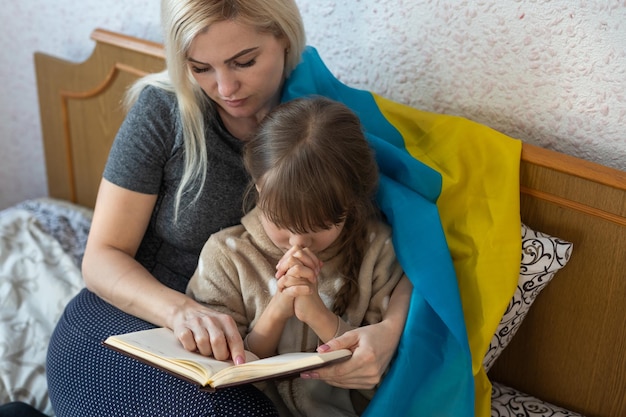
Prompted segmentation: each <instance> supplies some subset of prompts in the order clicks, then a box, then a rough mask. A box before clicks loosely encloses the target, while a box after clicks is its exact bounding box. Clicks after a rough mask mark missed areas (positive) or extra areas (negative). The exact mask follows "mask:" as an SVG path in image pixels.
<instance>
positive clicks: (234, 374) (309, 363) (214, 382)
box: [103, 328, 352, 390]
mask: <svg viewBox="0 0 626 417" xmlns="http://www.w3.org/2000/svg"><path fill="white" fill-rule="evenodd" d="M103 343H104V345H105V346H107V347H109V348H111V349H113V350H116V351H118V352H121V353H123V354H125V355H128V356H131V357H133V358H135V359H137V360H139V361H141V362H144V363H146V364H148V365H152V366H154V367H155V368H159V369H161V370H164V371H167V372H169V373H171V374H173V375H175V376H177V377H179V378H181V379H184V380H187V381H190V382H192V383H195V384H198V385H200V386H201V387H203V388H204V389H207V390H213V389H216V388H225V387H229V386H233V385H239V384H247V383H251V382H257V381H261V380H265V379H272V378H278V377H283V376H287V375H293V374H297V373H300V372H303V371H306V370H310V369H315V368H319V367H322V366H325V365H328V364H330V363H332V362H336V361H339V360H344V359H347V358H348V357H349V356H350V355H352V352H351V351H350V350H348V349H342V350H337V351H333V352H326V353H316V352H294V353H285V354H282V355H277V356H272V357H269V358H265V359H259V358H258V357H257V356H256V355H254V354H253V353H252V352H248V351H246V363H244V364H241V365H235V364H234V363H233V362H232V361H230V360H228V361H218V360H217V359H214V358H211V357H207V356H203V355H201V354H199V353H195V352H189V351H187V350H185V348H184V347H183V346H182V345H181V344H180V342H179V341H178V339H177V338H176V336H174V333H173V332H172V331H171V330H170V329H167V328H155V329H149V330H142V331H138V332H133V333H127V334H122V335H117V336H110V337H109V338H107V339H106V340H105V341H104V342H103Z"/></svg>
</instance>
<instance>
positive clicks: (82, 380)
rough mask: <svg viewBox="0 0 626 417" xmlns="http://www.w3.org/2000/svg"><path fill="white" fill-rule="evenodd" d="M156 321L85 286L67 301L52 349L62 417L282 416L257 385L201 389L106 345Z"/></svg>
mask: <svg viewBox="0 0 626 417" xmlns="http://www.w3.org/2000/svg"><path fill="white" fill-rule="evenodd" d="M151 327H154V326H153V325H151V324H150V323H147V322H145V321H143V320H140V319H138V318H136V317H134V316H131V315H128V314H126V313H124V312H122V311H121V310H119V309H117V308H115V307H113V306H112V305H110V304H108V303H106V302H105V301H103V300H102V299H100V298H99V297H97V296H96V295H94V294H93V293H91V292H90V291H88V290H83V291H81V292H80V293H79V294H78V295H77V296H76V297H75V298H74V299H73V300H72V301H71V302H70V303H69V304H68V306H67V308H66V310H65V312H64V314H63V316H62V317H61V319H60V321H59V323H58V325H57V327H56V329H55V331H54V333H53V335H52V338H51V340H50V346H49V349H48V358H47V364H46V366H47V376H48V386H49V388H48V389H49V395H50V400H51V402H52V406H53V408H54V411H55V413H56V415H57V417H66V416H85V417H87V416H88V417H98V416H103V417H104V416H106V417H116V416H133V417H142V416H145V417H159V416H168V417H172V416H185V417H193V416H211V417H213V416H215V417H217V416H219V417H228V416H233V417H235V416H237V417H244V416H245V417H255V416H258V417H264V416H278V412H277V411H276V409H275V408H274V406H273V404H272V403H271V401H270V400H269V399H268V398H267V397H266V396H265V395H264V394H263V393H261V391H259V390H258V389H256V388H255V387H253V386H251V385H243V386H241V387H236V388H227V389H223V390H218V391H216V392H204V391H200V390H199V389H198V387H197V386H195V385H193V384H190V383H188V382H185V381H183V380H180V379H178V378H175V377H173V376H171V375H169V374H168V373H166V372H163V371H160V370H158V369H155V368H153V367H151V366H149V365H145V364H143V363H140V362H138V361H136V360H134V359H132V358H129V357H126V356H124V355H122V354H120V353H117V352H115V351H113V350H111V349H108V348H106V347H104V346H102V341H103V340H104V339H106V338H107V337H108V336H109V335H112V334H121V333H127V332H131V331H137V330H144V329H148V328H151Z"/></svg>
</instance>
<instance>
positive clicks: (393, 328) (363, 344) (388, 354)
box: [301, 276, 413, 389]
mask: <svg viewBox="0 0 626 417" xmlns="http://www.w3.org/2000/svg"><path fill="white" fill-rule="evenodd" d="M412 289H413V286H412V284H411V282H410V281H409V280H408V278H407V277H406V276H404V277H403V278H402V279H401V280H400V282H398V285H396V288H395V289H394V291H393V293H392V295H391V300H390V302H389V308H388V310H387V312H386V313H385V315H384V317H383V321H381V322H380V323H377V324H372V325H369V326H363V327H359V328H357V329H354V330H351V331H349V332H346V333H344V334H343V335H341V336H339V337H337V338H335V339H333V340H330V341H328V342H327V343H325V344H324V345H322V346H320V347H319V348H318V351H322V352H326V351H331V350H337V349H343V348H346V349H350V350H352V351H353V355H352V357H351V358H350V359H349V360H347V361H345V362H341V363H339V364H336V365H330V366H327V367H324V368H320V369H317V370H315V371H312V372H306V373H303V374H302V375H301V376H302V377H303V378H314V379H322V380H324V381H326V382H328V383H329V384H331V385H334V386H337V387H341V388H350V389H371V388H374V387H375V386H376V385H377V384H378V383H379V382H380V381H381V379H382V376H383V374H384V372H385V370H386V369H387V367H388V366H389V362H390V361H391V358H392V357H393V354H394V353H395V351H396V348H397V346H398V342H399V341H400V336H401V335H402V330H403V329H404V323H405V321H406V316H407V312H408V310H409V302H410V300H411V291H412Z"/></svg>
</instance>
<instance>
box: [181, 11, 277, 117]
mask: <svg viewBox="0 0 626 417" xmlns="http://www.w3.org/2000/svg"><path fill="white" fill-rule="evenodd" d="M286 47H287V42H286V41H285V40H284V39H279V38H276V37H275V36H273V35H272V34H269V33H259V32H257V31H256V30H255V29H254V28H253V27H251V26H248V25H244V24H241V23H238V22H237V21H233V20H226V21H222V22H218V23H215V24H212V25H211V26H210V27H209V29H208V30H207V31H206V32H203V33H201V34H199V35H197V36H196V38H195V39H194V40H193V42H192V43H191V48H190V49H189V53H188V57H187V61H188V64H189V66H190V69H191V73H192V74H193V76H194V78H195V79H196V81H197V82H198V84H199V85H200V87H201V88H202V89H203V90H204V92H205V93H206V94H207V95H208V96H209V97H210V98H211V99H212V100H213V101H214V102H215V103H216V104H217V106H218V111H219V113H220V116H221V117H222V120H223V121H224V123H225V124H226V125H227V127H229V126H237V124H240V123H245V122H248V123H250V122H255V123H257V124H258V122H260V121H261V120H262V119H263V117H265V115H266V114H267V113H268V112H269V111H270V110H271V109H272V108H273V107H274V106H276V105H277V104H278V103H279V101H280V93H281V87H282V84H283V81H284V68H285V50H286ZM244 119H248V120H244Z"/></svg>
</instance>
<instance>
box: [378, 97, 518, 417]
mask: <svg viewBox="0 0 626 417" xmlns="http://www.w3.org/2000/svg"><path fill="white" fill-rule="evenodd" d="M374 99H375V101H376V103H377V105H378V107H379V108H380V110H381V112H382V113H383V115H384V116H385V118H386V119H387V120H388V121H389V122H390V123H391V124H393V125H394V126H395V127H396V129H398V131H399V132H400V134H401V135H402V137H403V138H404V142H405V146H406V149H407V150H408V152H409V153H410V154H411V155H412V156H413V157H415V158H417V159H418V160H420V161H421V162H423V163H425V164H426V165H428V166H429V167H431V168H433V169H435V170H436V171H438V172H440V173H441V174H442V179H443V185H442V190H441V195H440V197H439V199H438V201H437V207H438V209H439V212H440V216H441V221H442V225H443V228H444V233H445V236H446V240H447V242H448V246H449V248H450V252H451V254H452V258H453V262H454V268H455V271H456V274H457V280H458V283H459V290H460V293H461V301H462V304H463V312H464V316H465V324H466V326H467V334H468V339H469V346H470V350H471V354H472V371H473V374H474V380H475V388H476V416H489V415H490V404H491V391H490V388H491V384H490V383H489V380H488V378H487V376H486V373H485V372H484V369H483V368H482V361H483V357H484V355H485V353H486V351H487V349H488V347H489V343H490V341H491V339H492V337H493V335H494V333H495V330H496V328H497V325H498V323H499V322H500V319H501V318H502V315H503V314H504V311H505V309H506V307H507V305H508V303H509V301H510V299H511V297H512V295H513V292H514V290H515V287H516V285H517V281H518V276H519V266H520V256H521V255H520V254H521V239H520V227H521V223H520V210H519V164H520V156H521V148H522V144H521V141H519V140H516V139H513V138H511V137H509V136H506V135H504V134H502V133H499V132H497V131H495V130H493V129H491V128H489V127H487V126H485V125H482V124H479V123H475V122H472V121H470V120H468V119H465V118H461V117H456V116H450V115H443V114H435V113H429V112H423V111H420V110H416V109H415V108H412V107H408V106H405V105H402V104H399V103H397V102H393V101H390V100H388V99H385V98H383V97H381V96H378V95H376V94H374Z"/></svg>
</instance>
